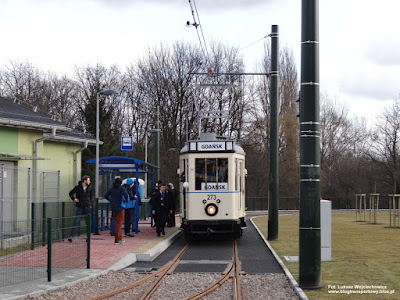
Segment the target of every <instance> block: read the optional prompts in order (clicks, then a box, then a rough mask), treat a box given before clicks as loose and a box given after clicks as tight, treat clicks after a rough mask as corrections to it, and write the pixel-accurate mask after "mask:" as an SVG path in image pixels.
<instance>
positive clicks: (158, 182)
mask: <svg viewBox="0 0 400 300" xmlns="http://www.w3.org/2000/svg"><path fill="white" fill-rule="evenodd" d="M160 183H162V181H161V180H159V181H157V183H156V186H155V187H154V189H152V190H151V191H150V194H149V197H150V201H149V204H150V205H151V207H152V208H151V210H152V211H153V196H154V195H155V194H156V193H158V192H159V191H160ZM153 217H154V216H153ZM153 227H157V224H156V219H154V225H153Z"/></svg>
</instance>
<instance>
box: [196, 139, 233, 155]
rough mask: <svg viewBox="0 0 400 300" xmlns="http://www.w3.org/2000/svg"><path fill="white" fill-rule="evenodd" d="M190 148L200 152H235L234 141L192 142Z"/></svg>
mask: <svg viewBox="0 0 400 300" xmlns="http://www.w3.org/2000/svg"><path fill="white" fill-rule="evenodd" d="M189 147H190V148H189V150H190V151H199V152H215V151H224V152H225V151H233V141H217V142H216V141H212V142H211V141H210V142H190V143H189Z"/></svg>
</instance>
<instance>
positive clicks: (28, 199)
mask: <svg viewBox="0 0 400 300" xmlns="http://www.w3.org/2000/svg"><path fill="white" fill-rule="evenodd" d="M27 183H28V189H27V193H26V202H27V203H26V210H27V212H26V215H27V218H26V228H27V231H28V232H29V216H31V213H30V212H29V209H30V208H31V168H28V178H27Z"/></svg>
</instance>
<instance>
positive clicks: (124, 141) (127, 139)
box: [121, 136, 133, 151]
mask: <svg viewBox="0 0 400 300" xmlns="http://www.w3.org/2000/svg"><path fill="white" fill-rule="evenodd" d="M121 150H122V151H132V150H133V137H132V136H122V137H121Z"/></svg>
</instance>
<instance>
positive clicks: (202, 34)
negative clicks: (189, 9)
mask: <svg viewBox="0 0 400 300" xmlns="http://www.w3.org/2000/svg"><path fill="white" fill-rule="evenodd" d="M193 4H194V9H195V10H196V15H197V20H198V21H199V24H200V31H201V36H202V37H203V42H204V48H205V49H206V53H207V57H208V50H207V43H206V39H205V38H204V32H203V26H201V23H200V16H199V12H198V11H197V6H196V1H195V0H193Z"/></svg>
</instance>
